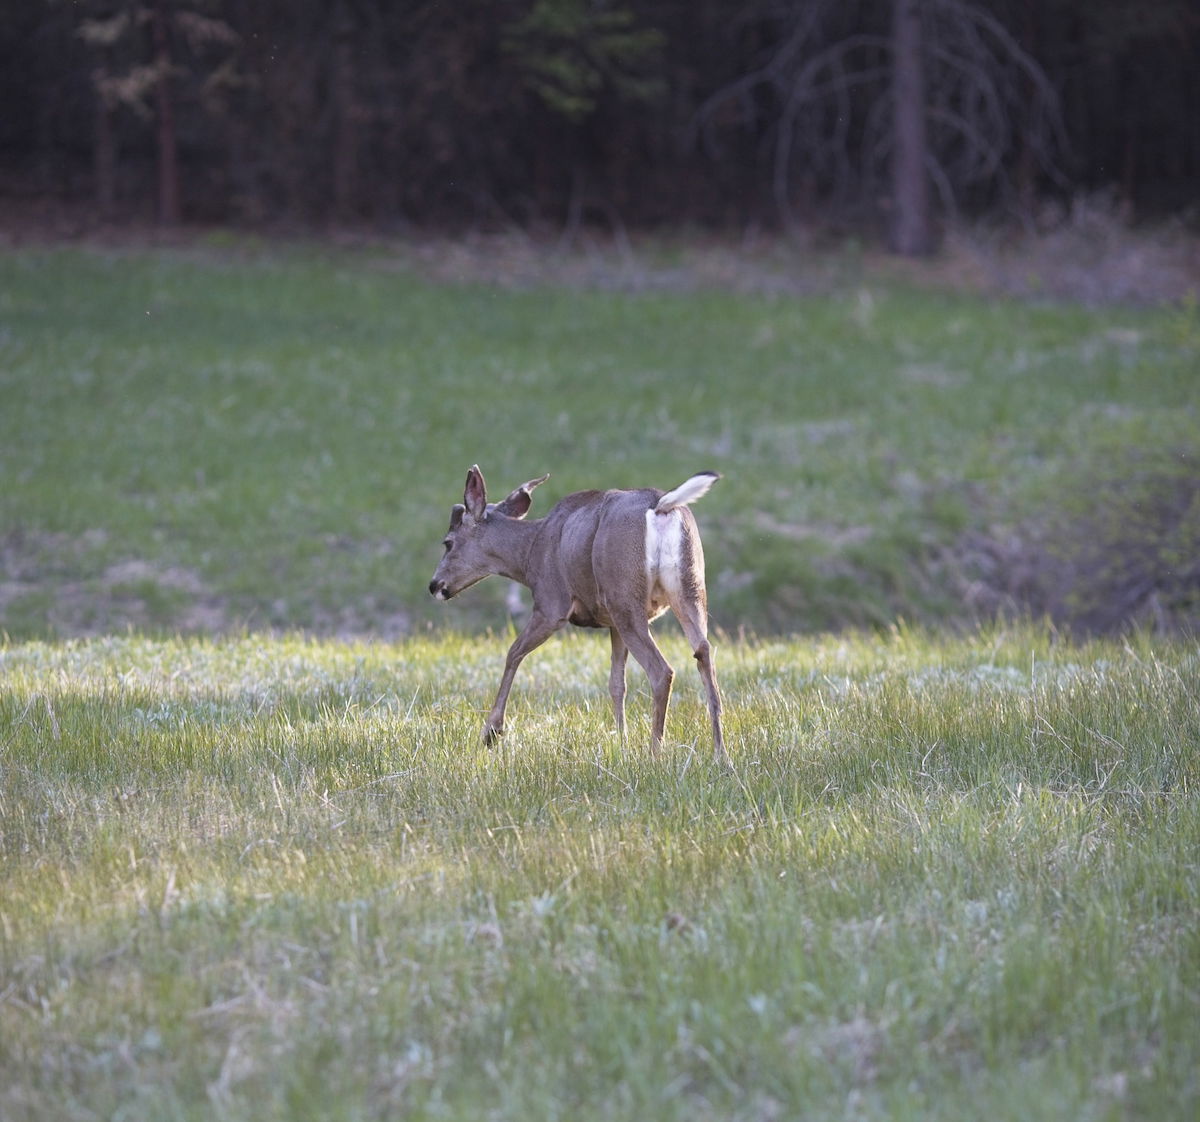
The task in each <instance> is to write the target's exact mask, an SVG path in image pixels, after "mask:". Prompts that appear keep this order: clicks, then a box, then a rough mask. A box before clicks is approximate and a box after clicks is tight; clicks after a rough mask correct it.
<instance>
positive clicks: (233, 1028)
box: [0, 244, 1200, 1122]
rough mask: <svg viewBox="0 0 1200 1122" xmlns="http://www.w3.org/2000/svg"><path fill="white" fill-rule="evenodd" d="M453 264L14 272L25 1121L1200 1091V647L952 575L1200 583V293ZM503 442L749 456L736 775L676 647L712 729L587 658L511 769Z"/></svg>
mask: <svg viewBox="0 0 1200 1122" xmlns="http://www.w3.org/2000/svg"><path fill="white" fill-rule="evenodd" d="M422 260H423V259H422V257H421V255H420V254H419V253H404V252H394V253H383V252H381V251H370V252H368V251H359V252H353V253H351V252H338V253H319V252H317V251H315V250H309V249H304V248H293V249H280V248H277V247H272V248H270V249H268V250H265V251H260V250H256V249H255V247H254V246H252V245H247V246H240V245H233V246H229V245H224V246H217V245H215V244H213V245H210V246H208V247H200V248H195V247H193V248H192V249H188V250H176V251H169V252H168V251H155V252H149V251H140V252H133V251H119V252H116V251H114V252H102V251H98V250H40V251H8V252H5V253H4V254H0V635H2V634H6V635H7V636H8V637H7V638H6V639H0V1119H3V1120H4V1122H24V1120H26V1119H29V1120H38V1122H40V1120H41V1119H50V1118H53V1119H56V1120H57V1119H67V1120H75V1119H78V1120H84V1119H92V1118H133V1117H136V1118H155V1119H159V1118H162V1119H201V1118H205V1119H207V1118H218V1119H230V1120H237V1119H246V1120H250V1119H253V1120H255V1122H260V1120H261V1122H271V1120H272V1119H279V1120H281V1122H282V1120H285V1119H286V1120H288V1122H291V1120H294V1119H305V1118H313V1119H322V1120H323V1122H324V1120H330V1119H332V1120H342V1119H345V1120H359V1119H384V1118H396V1117H406V1118H408V1117H411V1118H437V1117H441V1118H445V1117H449V1118H497V1119H522V1120H524V1119H552V1118H563V1119H580V1118H583V1119H592V1118H595V1119H614V1120H616V1119H630V1120H633V1119H639V1120H640V1119H647V1118H653V1119H663V1120H667V1122H669V1120H671V1119H680V1120H683V1119H687V1120H692V1119H714V1120H716V1119H746V1120H751V1119H754V1120H759V1119H761V1120H764V1122H768V1120H773V1119H784V1118H800V1117H803V1118H806V1119H808V1118H811V1119H820V1118H826V1117H828V1118H846V1117H855V1118H878V1119H885V1118H886V1119H905V1118H911V1119H921V1120H925V1119H934V1120H936V1119H947V1120H954V1122H957V1120H959V1119H962V1118H967V1117H991V1118H995V1119H1010V1118H1011V1119H1014V1120H1016V1119H1021V1120H1026V1119H1029V1118H1046V1119H1064V1120H1066V1119H1070V1120H1072V1122H1075V1120H1077V1119H1142V1118H1145V1119H1152V1120H1154V1122H1162V1120H1164V1119H1172V1120H1173V1119H1175V1118H1179V1119H1183V1118H1191V1117H1193V1116H1194V1115H1195V1114H1196V1112H1197V1108H1198V1107H1200V1079H1198V1077H1197V1074H1196V1073H1197V1071H1200V1032H1197V1025H1198V1024H1200V934H1198V933H1200V865H1198V858H1197V855H1198V854H1200V804H1198V803H1197V800H1196V787H1197V778H1198V771H1200V747H1198V746H1200V689H1198V687H1197V682H1198V681H1200V648H1198V647H1197V645H1196V643H1195V641H1194V640H1189V639H1185V638H1166V637H1163V636H1153V637H1152V636H1150V635H1148V634H1145V633H1140V632H1132V633H1130V634H1129V635H1128V637H1126V638H1125V639H1123V640H1104V641H1101V640H1095V641H1089V642H1083V641H1079V642H1072V641H1069V640H1067V639H1066V638H1064V634H1063V632H1062V631H1060V630H1056V629H1054V628H1051V627H1045V628H1035V627H1032V626H1024V625H1023V626H1014V627H1012V628H1011V629H1007V630H1006V629H1002V628H1000V627H998V626H997V625H986V626H982V627H976V626H972V625H971V616H972V613H973V610H974V609H973V608H972V605H971V603H970V602H969V601H968V600H967V599H966V598H965V595H964V593H965V586H964V579H965V578H964V572H963V571H959V570H958V569H956V568H955V562H954V557H955V550H956V548H958V544H959V543H960V542H962V541H972V540H977V539H978V538H979V536H980V535H983V536H986V535H988V534H989V533H993V532H994V535H995V536H998V538H1003V536H1004V535H1005V534H1006V533H1008V532H1009V529H1010V528H1011V525H1012V524H1013V523H1014V522H1019V520H1020V519H1021V518H1023V517H1025V516H1026V514H1027V512H1035V513H1036V517H1037V518H1038V519H1041V520H1042V523H1041V524H1047V525H1055V524H1056V523H1055V519H1056V518H1058V517H1059V516H1060V515H1061V519H1060V521H1061V523H1062V524H1063V525H1066V526H1079V527H1083V528H1084V531H1085V532H1086V533H1087V534H1090V539H1089V541H1090V546H1091V550H1092V552H1093V553H1095V552H1097V551H1098V552H1099V553H1100V554H1107V553H1108V552H1114V553H1116V551H1117V547H1118V546H1119V545H1120V543H1121V540H1122V538H1121V531H1122V528H1123V527H1125V526H1127V525H1132V526H1135V527H1137V528H1138V532H1139V533H1140V534H1150V533H1158V534H1161V536H1162V542H1160V543H1158V546H1157V549H1158V553H1157V555H1158V556H1160V557H1162V558H1165V559H1166V562H1167V563H1168V565H1169V567H1171V568H1172V569H1173V570H1178V571H1179V572H1184V571H1185V570H1186V569H1187V567H1188V565H1189V564H1190V560H1189V558H1190V557H1191V556H1193V555H1194V553H1195V550H1194V549H1192V547H1191V545H1190V544H1189V543H1191V542H1192V541H1193V537H1194V533H1195V527H1194V525H1193V522H1194V519H1193V520H1192V522H1189V521H1188V519H1189V517H1190V515H1188V514H1187V510H1186V509H1185V507H1186V503H1187V501H1188V496H1189V495H1191V494H1192V491H1190V490H1189V487H1191V486H1192V484H1191V479H1192V477H1193V476H1194V472H1193V470H1192V468H1193V465H1194V462H1195V459H1196V455H1197V452H1196V450H1197V449H1200V431H1198V430H1200V420H1198V416H1197V397H1196V394H1195V373H1196V360H1197V341H1196V333H1195V331H1194V330H1193V328H1194V322H1193V321H1194V318H1195V317H1194V307H1192V306H1190V305H1187V304H1185V305H1183V306H1182V307H1181V308H1179V309H1176V310H1170V309H1165V310H1158V311H1153V310H1129V309H1111V308H1110V309H1104V310H1088V309H1080V308H1077V307H1071V306H1066V305H1049V304H1046V305H1035V304H1029V303H1018V302H1015V301H998V300H987V299H984V298H981V297H977V296H971V295H966V294H955V295H947V294H945V293H938V292H934V291H928V290H926V291H917V290H913V289H909V288H906V287H903V286H902V285H901V284H900V283H899V282H898V281H896V280H895V279H893V280H887V279H883V278H881V277H877V276H872V275H868V274H867V272H866V271H865V270H864V269H863V268H862V267H861V265H860V266H856V265H855V264H854V262H853V261H850V262H847V263H846V264H845V267H844V268H843V269H841V270H840V271H838V270H834V274H831V275H836V277H837V280H836V283H835V284H834V285H833V286H832V288H830V290H829V291H828V292H826V293H825V294H823V295H810V296H797V295H782V294H775V295H739V294H736V293H731V292H719V291H715V290H712V291H710V290H704V289H695V290H689V291H684V290H682V289H678V290H676V291H650V292H641V293H638V294H631V293H621V292H615V291H600V290H597V289H590V290H589V289H586V288H581V287H572V286H566V285H560V286H558V287H554V286H552V285H550V284H546V283H543V284H539V285H536V286H534V287H524V288H522V287H519V286H517V287H508V288H504V287H488V286H485V285H483V284H468V283H457V284H449V283H444V282H441V281H436V282H435V281H431V280H430V279H429V278H428V277H426V276H425V275H424V274H423V272H422ZM648 267H649V266H648ZM1154 456H1159V457H1160V458H1161V460H1162V463H1166V464H1168V465H1169V466H1168V468H1167V469H1163V467H1162V463H1160V462H1159V461H1158V460H1154V459H1153V458H1154ZM475 461H478V462H479V463H480V464H482V465H483V468H484V470H485V472H486V473H487V475H488V479H489V481H490V482H491V484H492V486H493V488H494V489H495V490H497V491H500V490H506V489H507V488H510V487H512V486H514V485H516V484H518V483H520V482H521V481H523V480H525V479H528V478H530V477H531V476H534V475H537V474H540V473H542V472H544V471H547V470H548V471H551V472H553V478H552V480H551V481H550V482H549V483H548V484H547V485H546V486H545V487H544V488H543V489H542V491H539V492H538V499H539V506H538V508H537V509H539V510H545V509H547V508H548V506H549V503H550V502H551V501H552V500H553V499H554V498H555V497H557V496H559V495H562V494H564V493H566V492H568V491H570V490H573V489H576V488H580V487H590V486H597V485H601V486H604V485H615V486H641V485H645V484H647V483H650V484H656V485H659V486H672V485H674V484H675V483H677V482H679V481H680V480H681V479H683V478H684V477H686V476H687V475H688V474H690V473H691V472H693V471H696V470H701V469H707V468H715V469H716V470H719V471H721V472H722V473H724V476H725V478H724V479H723V480H722V482H721V485H720V486H719V487H718V488H716V489H714V491H713V492H712V494H711V495H710V496H707V497H706V498H705V500H704V503H703V504H702V505H701V506H700V507H698V508H697V515H698V517H699V519H700V522H701V526H702V529H703V532H704V537H705V543H706V552H707V555H708V565H709V586H710V598H711V601H712V609H713V616H714V620H715V622H716V624H717V627H718V632H719V636H720V642H719V643H718V666H719V671H720V676H721V681H722V685H723V689H724V693H725V699H726V706H727V712H726V725H727V737H728V740H729V743H730V747H731V750H732V752H733V755H734V759H735V767H734V770H733V771H732V772H727V771H725V770H722V769H720V768H718V767H716V766H715V765H714V764H713V763H712V762H711V760H710V747H709V734H708V731H707V717H706V714H705V711H704V706H703V703H702V699H701V696H700V690H699V683H698V680H697V678H696V675H695V673H694V672H693V671H691V670H690V669H689V664H690V652H688V651H687V650H686V649H685V648H684V647H683V645H682V640H681V639H680V637H679V635H678V633H677V632H676V631H672V630H671V629H670V628H664V629H663V632H662V634H663V641H664V646H665V649H666V652H667V654H668V657H669V658H670V659H671V660H672V662H673V663H674V664H675V665H676V667H677V668H678V670H679V677H678V678H677V686H676V697H675V701H674V703H673V706H672V709H671V712H670V714H669V716H668V726H667V738H668V746H667V748H666V749H665V750H664V751H663V753H662V754H661V755H660V756H659V757H657V758H651V757H649V756H648V755H647V753H646V751H645V750H644V749H643V748H642V747H641V745H642V743H643V742H644V741H645V739H646V737H647V713H646V709H647V699H646V695H645V684H644V680H643V678H642V677H641V676H640V674H639V672H638V671H637V670H636V668H635V669H633V670H631V684H632V685H633V687H634V690H633V694H632V695H631V704H630V709H631V722H630V723H631V732H630V737H631V742H630V744H629V745H628V746H627V747H626V749H625V750H624V751H622V750H621V748H620V746H619V744H618V743H617V741H616V739H615V737H614V735H613V733H612V730H611V715H610V711H609V700H608V695H607V689H606V679H607V644H606V642H605V641H604V640H603V639H602V638H600V639H598V638H597V637H596V636H595V635H582V634H576V635H570V636H563V637H561V638H559V639H555V640H554V641H553V642H552V643H550V644H548V645H547V646H546V648H544V649H543V650H542V651H539V652H538V653H537V654H536V655H535V656H533V657H532V658H531V659H530V660H529V661H528V662H527V663H526V664H525V666H523V668H522V671H521V674H520V675H519V677H518V680H517V688H516V691H515V692H514V696H513V703H512V706H511V707H510V711H509V726H510V732H509V734H508V736H507V737H506V738H505V741H504V743H503V746H502V748H501V749H499V750H497V751H494V752H493V751H488V750H485V749H484V748H482V747H481V746H480V744H479V743H478V737H479V732H480V727H481V724H482V718H483V714H484V712H486V709H487V707H488V706H489V704H490V702H491V700H492V695H493V692H494V690H495V688H496V685H497V683H498V679H499V673H500V668H501V664H502V661H503V650H504V646H505V643H506V640H507V635H506V634H505V631H506V629H507V627H508V624H507V619H506V616H505V611H504V607H503V600H504V595H505V588H504V585H503V582H498V581H497V582H489V583H487V584H485V585H482V586H480V588H479V589H477V590H474V591H473V592H472V593H471V594H470V596H468V597H464V598H463V601H462V602H461V603H458V602H456V603H455V604H454V605H451V606H450V607H448V608H446V607H442V608H437V607H436V606H435V605H434V604H433V603H432V601H431V599H430V597H429V596H428V594H427V592H426V591H425V586H426V583H427V581H428V579H429V576H430V573H431V571H432V568H433V566H434V564H435V562H436V559H437V555H438V552H439V550H438V543H439V542H440V540H441V537H442V534H443V531H444V528H445V522H446V517H447V512H448V509H449V506H450V505H451V503H453V502H454V501H456V500H457V499H458V498H459V496H460V494H461V486H462V481H463V478H464V475H465V469H466V468H467V467H468V466H469V465H470V464H471V463H472V462H475ZM1126 462H1128V463H1130V464H1132V465H1133V466H1134V467H1135V468H1136V471H1132V472H1126V471H1124V470H1123V468H1122V465H1123V464H1124V463H1126ZM1127 477H1129V478H1133V479H1135V481H1136V486H1135V485H1133V484H1128V483H1126V482H1123V481H1124V480H1125V479H1126V478H1127ZM1164 480H1166V481H1167V482H1168V483H1170V485H1171V486H1170V488H1169V489H1168V490H1169V497H1170V499H1171V503H1173V504H1175V505H1174V506H1172V505H1171V503H1168V504H1166V505H1167V506H1168V507H1169V508H1170V509H1169V510H1168V514H1169V515H1170V517H1171V518H1174V519H1175V521H1170V520H1169V519H1168V520H1167V521H1164V522H1162V525H1161V526H1158V527H1157V529H1156V528H1155V523H1154V521H1153V518H1154V516H1155V510H1156V509H1157V508H1156V502H1157V498H1156V496H1158V495H1159V493H1160V492H1163V490H1164V489H1163V487H1162V486H1161V484H1162V482H1163V481H1164ZM543 496H544V497H543ZM1096 496H1100V498H1101V499H1102V500H1103V502H1102V504H1101V505H1102V506H1103V509H1102V510H1100V511H1094V510H1092V509H1090V508H1091V507H1094V506H1095V505H1097V502H1096V501H1089V499H1093V500H1094V499H1095V497H1096ZM1177 507H1178V508H1179V510H1183V511H1184V513H1183V514H1182V515H1180V516H1179V517H1178V518H1176V515H1177V514H1178V510H1177V509H1176V508H1177ZM994 522H995V523H997V524H998V526H999V529H998V530H996V529H995V528H994V527H993V523H994ZM1114 522H1116V523H1120V525H1118V526H1116V527H1115V528H1114V527H1113V526H1112V525H1110V524H1111V523H1114ZM1088 528H1090V529H1088ZM1189 535H1191V536H1189ZM1042 544H1043V546H1044V550H1045V552H1046V553H1047V554H1050V553H1052V552H1053V550H1054V549H1065V550H1066V556H1065V560H1064V561H1063V563H1064V564H1068V563H1072V555H1071V553H1070V550H1071V548H1072V542H1071V540H1070V537H1069V536H1065V537H1064V536H1063V535H1062V534H1059V536H1058V537H1055V536H1054V535H1053V534H1047V535H1045V538H1044V541H1043V542H1042ZM1150 552H1151V553H1153V552H1154V551H1153V550H1151V551H1150ZM1001 555H1002V556H1015V554H1008V555H1004V554H1001ZM1078 558H1082V559H1083V560H1086V561H1088V562H1089V563H1091V561H1092V558H1091V554H1090V553H1079V554H1078V555H1077V557H1076V561H1078ZM1076 567H1080V568H1081V567H1082V565H1081V564H1077V566H1076ZM1122 572H1123V570H1122ZM1144 579H1145V577H1144V575H1143V574H1142V573H1140V572H1135V573H1134V574H1133V577H1131V578H1130V580H1136V581H1143V580H1144ZM1180 580H1181V581H1182V588H1183V592H1182V593H1181V595H1182V596H1184V597H1186V596H1187V595H1189V594H1190V593H1189V592H1188V588H1189V587H1190V586H1188V585H1187V584H1186V579H1184V578H1182V577H1181V578H1180ZM1112 587H1122V588H1125V587H1128V582H1126V584H1125V585H1122V586H1118V585H1117V584H1113V585H1112ZM1162 587H1164V588H1165V587H1167V586H1166V585H1163V586H1162ZM1193 606H1194V605H1193ZM1184 607H1185V608H1186V604H1185V605H1184ZM1186 614H1187V613H1186V611H1181V612H1180V613H1179V614H1178V616H1177V617H1174V618H1183V617H1186ZM899 617H907V618H909V619H911V620H914V621H918V622H915V623H914V624H913V625H911V626H906V625H897V624H895V623H894V622H893V621H894V620H896V619H897V618H899ZM435 620H436V621H438V626H437V629H434V621H435ZM447 624H449V625H450V626H452V627H461V628H463V629H464V632H466V631H471V630H474V632H475V633H474V634H472V635H469V636H468V635H466V634H462V635H460V634H456V633H453V632H450V631H447V630H442V628H443V627H444V626H445V625H447ZM847 624H850V625H859V629H858V630H853V631H846V632H843V633H840V634H836V635H833V634H827V633H825V632H824V631H823V629H827V628H832V627H834V626H845V625H847ZM944 624H951V625H952V626H950V627H946V628H943V627H942V625H944ZM486 629H492V630H486ZM743 629H744V630H745V632H746V634H748V635H750V636H754V635H757V636H758V638H741V639H738V640H732V639H730V638H729V636H731V635H737V634H739V633H740V632H741V631H742V630H743ZM801 631H807V632H811V633H813V635H812V637H811V638H809V639H807V640H802V639H797V638H790V637H788V636H789V635H791V634H794V633H796V632H801ZM321 636H324V637H321ZM388 640H394V641H388Z"/></svg>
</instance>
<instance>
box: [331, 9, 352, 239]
mask: <svg viewBox="0 0 1200 1122" xmlns="http://www.w3.org/2000/svg"><path fill="white" fill-rule="evenodd" d="M331 85H332V93H333V214H334V217H335V218H336V219H337V220H338V221H339V222H346V221H348V220H349V219H351V218H352V217H353V215H354V202H355V195H356V193H357V191H356V188H357V183H358V112H357V107H356V104H355V95H354V17H353V15H352V14H351V12H350V9H349V8H348V7H347V6H346V5H345V4H338V5H337V7H336V8H335V9H334V14H333V80H332V83H331Z"/></svg>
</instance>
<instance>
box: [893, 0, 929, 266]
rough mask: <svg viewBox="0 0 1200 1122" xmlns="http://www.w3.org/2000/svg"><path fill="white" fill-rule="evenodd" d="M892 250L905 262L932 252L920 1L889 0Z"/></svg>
mask: <svg viewBox="0 0 1200 1122" xmlns="http://www.w3.org/2000/svg"><path fill="white" fill-rule="evenodd" d="M892 2H893V9H892V17H893V18H892V100H893V112H894V118H893V126H892V128H893V138H892V141H893V142H892V236H891V241H892V249H893V250H894V251H895V252H896V253H899V254H902V255H904V256H905V257H920V256H924V255H925V254H928V253H931V252H932V251H933V231H932V223H931V221H930V215H929V178H928V176H927V175H926V172H925V161H926V158H927V155H928V151H927V149H928V142H927V140H926V134H925V71H924V65H923V60H922V36H921V0H892Z"/></svg>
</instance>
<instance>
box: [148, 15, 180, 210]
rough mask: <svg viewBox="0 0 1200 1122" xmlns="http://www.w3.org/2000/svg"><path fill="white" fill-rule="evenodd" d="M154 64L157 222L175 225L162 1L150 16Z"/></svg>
mask: <svg viewBox="0 0 1200 1122" xmlns="http://www.w3.org/2000/svg"><path fill="white" fill-rule="evenodd" d="M151 27H152V31H151V33H152V35H153V37H154V65H155V69H156V70H157V72H158V81H157V83H156V86H155V100H156V109H157V114H158V221H159V222H160V224H162V225H163V226H176V225H178V224H179V155H178V147H177V142H176V136H175V107H174V104H173V103H172V101H171V43H170V37H169V35H168V31H167V13H166V6H165V4H164V2H163V0H158V2H157V3H156V4H155V5H154V8H153V15H152V24H151Z"/></svg>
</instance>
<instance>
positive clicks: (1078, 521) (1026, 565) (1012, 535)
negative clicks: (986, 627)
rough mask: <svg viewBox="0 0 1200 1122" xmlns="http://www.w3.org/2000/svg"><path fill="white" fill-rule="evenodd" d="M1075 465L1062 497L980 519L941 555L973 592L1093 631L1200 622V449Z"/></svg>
mask: <svg viewBox="0 0 1200 1122" xmlns="http://www.w3.org/2000/svg"><path fill="white" fill-rule="evenodd" d="M1072 474H1073V478H1074V479H1075V482H1074V483H1073V484H1065V485H1064V486H1063V488H1062V490H1061V492H1060V493H1059V495H1058V496H1057V497H1056V500H1055V501H1054V503H1053V505H1046V506H1045V507H1043V509H1041V510H1037V511H1033V512H1030V513H1029V514H1027V515H1026V516H1025V517H1023V518H1021V519H1019V520H1013V521H1011V522H1007V523H1006V522H995V523H993V524H992V525H991V526H989V527H988V528H987V529H972V530H970V531H969V532H967V533H966V534H964V535H963V536H962V538H961V539H960V540H959V541H958V542H957V543H956V544H955V546H954V547H953V548H952V549H950V550H948V551H947V552H946V554H945V555H944V556H943V557H942V558H941V559H940V564H941V565H942V566H944V568H945V570H946V572H947V574H948V576H949V579H950V580H951V581H952V582H953V584H954V585H955V586H956V587H957V589H958V591H959V593H960V595H961V597H962V600H963V602H964V603H965V604H966V605H968V606H969V607H970V608H971V610H972V611H973V612H975V613H976V614H977V615H979V616H982V617H985V618H991V617H995V616H1011V615H1032V616H1035V617H1048V618H1050V619H1052V620H1054V621H1055V622H1056V623H1057V624H1059V625H1061V626H1064V627H1066V628H1068V629H1070V630H1072V631H1075V632H1079V633H1083V634H1109V633H1114V632H1117V633H1119V632H1121V631H1124V630H1126V629H1128V628H1129V627H1131V626H1142V627H1150V628H1152V629H1154V630H1156V631H1160V632H1187V633H1194V632H1196V631H1197V630H1200V451H1170V450H1153V451H1148V452H1147V451H1142V452H1139V453H1137V454H1136V455H1131V456H1128V457H1126V458H1124V459H1122V460H1121V462H1119V463H1108V464H1088V465H1085V466H1083V467H1080V468H1078V469H1077V470H1076V471H1074V472H1073V473H1072Z"/></svg>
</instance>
